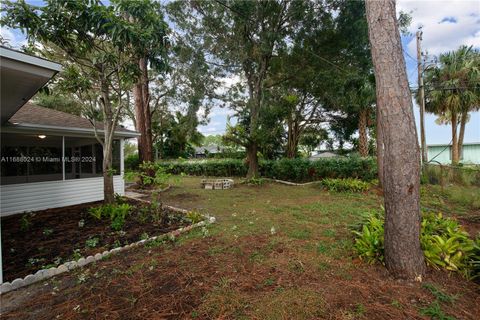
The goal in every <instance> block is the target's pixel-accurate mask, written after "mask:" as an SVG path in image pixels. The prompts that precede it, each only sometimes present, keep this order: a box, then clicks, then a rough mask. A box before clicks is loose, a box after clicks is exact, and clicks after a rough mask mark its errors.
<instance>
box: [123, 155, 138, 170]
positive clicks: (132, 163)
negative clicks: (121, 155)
mask: <svg viewBox="0 0 480 320" xmlns="http://www.w3.org/2000/svg"><path fill="white" fill-rule="evenodd" d="M124 165H125V170H137V169H138V166H139V165H140V159H139V158H138V154H131V155H129V156H127V157H125V160H124Z"/></svg>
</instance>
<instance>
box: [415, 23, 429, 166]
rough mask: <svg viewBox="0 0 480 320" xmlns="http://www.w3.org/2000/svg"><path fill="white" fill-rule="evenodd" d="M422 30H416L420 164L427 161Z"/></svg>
mask: <svg viewBox="0 0 480 320" xmlns="http://www.w3.org/2000/svg"><path fill="white" fill-rule="evenodd" d="M422 35H423V32H422V31H421V30H418V31H417V72H418V98H419V100H420V145H421V153H422V157H421V159H422V164H424V163H427V162H428V156H427V145H426V141H425V88H424V86H423V65H422V49H421V41H422Z"/></svg>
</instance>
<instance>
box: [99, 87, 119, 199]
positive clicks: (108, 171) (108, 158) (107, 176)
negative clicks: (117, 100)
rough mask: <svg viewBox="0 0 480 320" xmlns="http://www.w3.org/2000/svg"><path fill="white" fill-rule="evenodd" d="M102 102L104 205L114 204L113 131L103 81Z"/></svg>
mask: <svg viewBox="0 0 480 320" xmlns="http://www.w3.org/2000/svg"><path fill="white" fill-rule="evenodd" d="M101 92H102V102H103V126H104V139H103V163H102V169H103V200H104V201H105V203H113V202H114V199H115V197H114V188H113V172H112V144H113V132H114V131H115V125H116V123H114V119H113V112H112V105H111V103H110V94H109V90H108V84H107V82H106V80H104V81H103V82H102V84H101Z"/></svg>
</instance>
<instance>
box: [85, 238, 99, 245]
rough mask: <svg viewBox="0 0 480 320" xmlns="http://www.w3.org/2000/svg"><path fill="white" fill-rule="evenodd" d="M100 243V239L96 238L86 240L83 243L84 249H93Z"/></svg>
mask: <svg viewBox="0 0 480 320" xmlns="http://www.w3.org/2000/svg"><path fill="white" fill-rule="evenodd" d="M99 242H100V239H99V238H97V237H93V238H90V239H87V240H86V241H85V247H87V248H95V247H96V246H97V245H98V243H99Z"/></svg>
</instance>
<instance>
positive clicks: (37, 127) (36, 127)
mask: <svg viewBox="0 0 480 320" xmlns="http://www.w3.org/2000/svg"><path fill="white" fill-rule="evenodd" d="M2 131H3V132H23V131H42V132H45V133H48V132H52V133H62V134H64V133H72V134H77V135H88V136H91V135H95V130H94V129H93V128H92V129H86V128H72V127H57V126H50V125H42V124H31V123H18V124H14V125H6V126H4V127H2ZM97 133H98V134H100V135H105V131H104V130H97ZM114 135H115V136H116V137H123V138H136V137H139V136H141V134H140V133H138V132H136V131H114Z"/></svg>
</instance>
